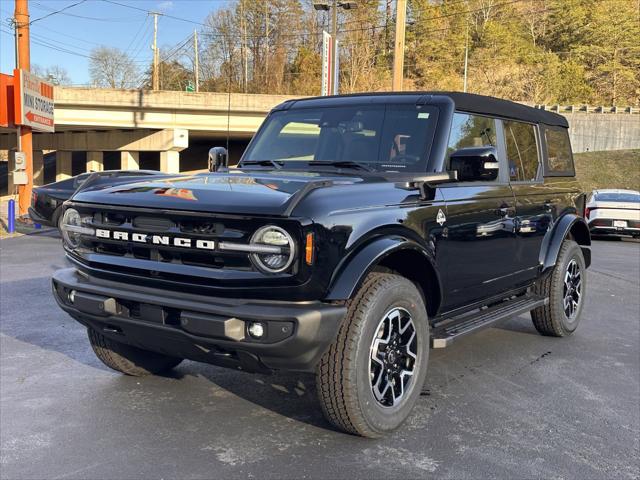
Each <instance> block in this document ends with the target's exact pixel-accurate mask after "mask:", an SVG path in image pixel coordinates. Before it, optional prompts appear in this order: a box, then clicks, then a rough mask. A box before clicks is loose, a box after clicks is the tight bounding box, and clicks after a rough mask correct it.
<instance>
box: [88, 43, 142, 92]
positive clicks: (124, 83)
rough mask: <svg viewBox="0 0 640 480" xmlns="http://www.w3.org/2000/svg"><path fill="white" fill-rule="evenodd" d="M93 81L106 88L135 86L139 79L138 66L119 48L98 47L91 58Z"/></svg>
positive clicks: (90, 72)
mask: <svg viewBox="0 0 640 480" xmlns="http://www.w3.org/2000/svg"><path fill="white" fill-rule="evenodd" d="M89 75H90V77H91V83H93V84H94V85H95V86H97V87H104V88H134V87H136V86H137V81H138V67H137V66H136V64H135V62H134V61H133V60H132V59H131V57H129V56H128V55H127V54H126V53H125V52H123V51H122V50H120V49H119V48H112V47H104V46H103V47H97V48H95V49H94V50H93V51H92V52H91V59H90V60H89Z"/></svg>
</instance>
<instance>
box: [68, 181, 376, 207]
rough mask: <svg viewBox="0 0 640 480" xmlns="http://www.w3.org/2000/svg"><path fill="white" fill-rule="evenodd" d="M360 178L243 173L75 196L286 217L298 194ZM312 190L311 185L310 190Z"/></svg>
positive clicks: (133, 204) (128, 204) (92, 190)
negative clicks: (304, 190) (307, 189)
mask: <svg viewBox="0 0 640 480" xmlns="http://www.w3.org/2000/svg"><path fill="white" fill-rule="evenodd" d="M363 181H365V179H364V178H362V177H358V176H345V175H331V174H322V173H314V172H300V171H297V172H294V171H285V172H272V171H269V172H255V171H253V172H243V171H240V170H237V171H236V172H230V173H210V174H199V175H195V176H176V177H172V178H163V179H162V180H153V179H150V180H148V181H143V182H136V183H128V184H126V185H119V186H112V187H108V188H99V187H97V188H91V187H89V188H87V189H86V190H81V191H79V192H77V193H76V194H75V195H74V196H73V198H72V200H73V201H78V202H87V203H97V204H108V205H121V206H123V207H147V208H158V209H167V210H190V211H200V212H219V213H237V214H251V215H276V216H279V215H284V214H285V212H286V211H287V210H288V208H289V207H290V206H291V202H292V201H295V199H294V198H293V197H294V195H295V194H296V193H297V192H300V191H301V190H303V189H305V188H309V187H313V186H316V185H349V184H351V185H352V184H355V183H361V182H363ZM309 184H313V185H309Z"/></svg>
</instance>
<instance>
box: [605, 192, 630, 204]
mask: <svg viewBox="0 0 640 480" xmlns="http://www.w3.org/2000/svg"><path fill="white" fill-rule="evenodd" d="M596 201H598V202H633V203H638V202H640V193H631V192H624V193H615V192H608V193H598V194H596Z"/></svg>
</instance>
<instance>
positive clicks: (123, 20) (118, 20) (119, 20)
mask: <svg viewBox="0 0 640 480" xmlns="http://www.w3.org/2000/svg"><path fill="white" fill-rule="evenodd" d="M83 1H85V2H86V1H87V0H83ZM34 5H36V6H37V7H38V8H41V9H43V10H46V11H48V12H52V13H60V14H61V15H66V16H69V17H74V18H82V19H84V20H94V21H98V22H115V23H130V22H137V21H138V20H139V19H131V17H125V18H105V17H89V16H86V15H77V14H74V13H69V12H63V11H60V10H53V9H52V8H51V7H48V6H45V5H42V4H41V3H38V2H34ZM47 16H48V15H47ZM38 20H39V19H38Z"/></svg>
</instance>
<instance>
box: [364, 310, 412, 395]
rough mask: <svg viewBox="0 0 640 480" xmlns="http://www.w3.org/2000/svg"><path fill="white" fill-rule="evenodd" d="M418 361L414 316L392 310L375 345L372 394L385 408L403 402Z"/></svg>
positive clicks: (384, 320)
mask: <svg viewBox="0 0 640 480" xmlns="http://www.w3.org/2000/svg"><path fill="white" fill-rule="evenodd" d="M417 359H418V338H417V334H416V327H415V324H414V323H413V318H412V317H411V314H410V313H409V312H408V311H407V310H405V309H404V308H400V307H394V308H393V309H391V310H389V312H387V313H386V314H385V315H384V317H383V318H382V320H381V321H380V323H379V325H378V329H377V331H376V334H375V335H374V337H373V341H372V343H371V349H370V356H369V372H370V384H371V390H372V392H373V395H374V397H375V399H376V400H377V401H378V403H379V404H380V405H382V406H383V407H395V406H397V405H398V404H399V403H400V402H402V400H403V398H404V396H405V394H406V392H407V391H408V390H409V387H410V386H411V382H412V380H413V374H414V373H415V370H416V364H417Z"/></svg>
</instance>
